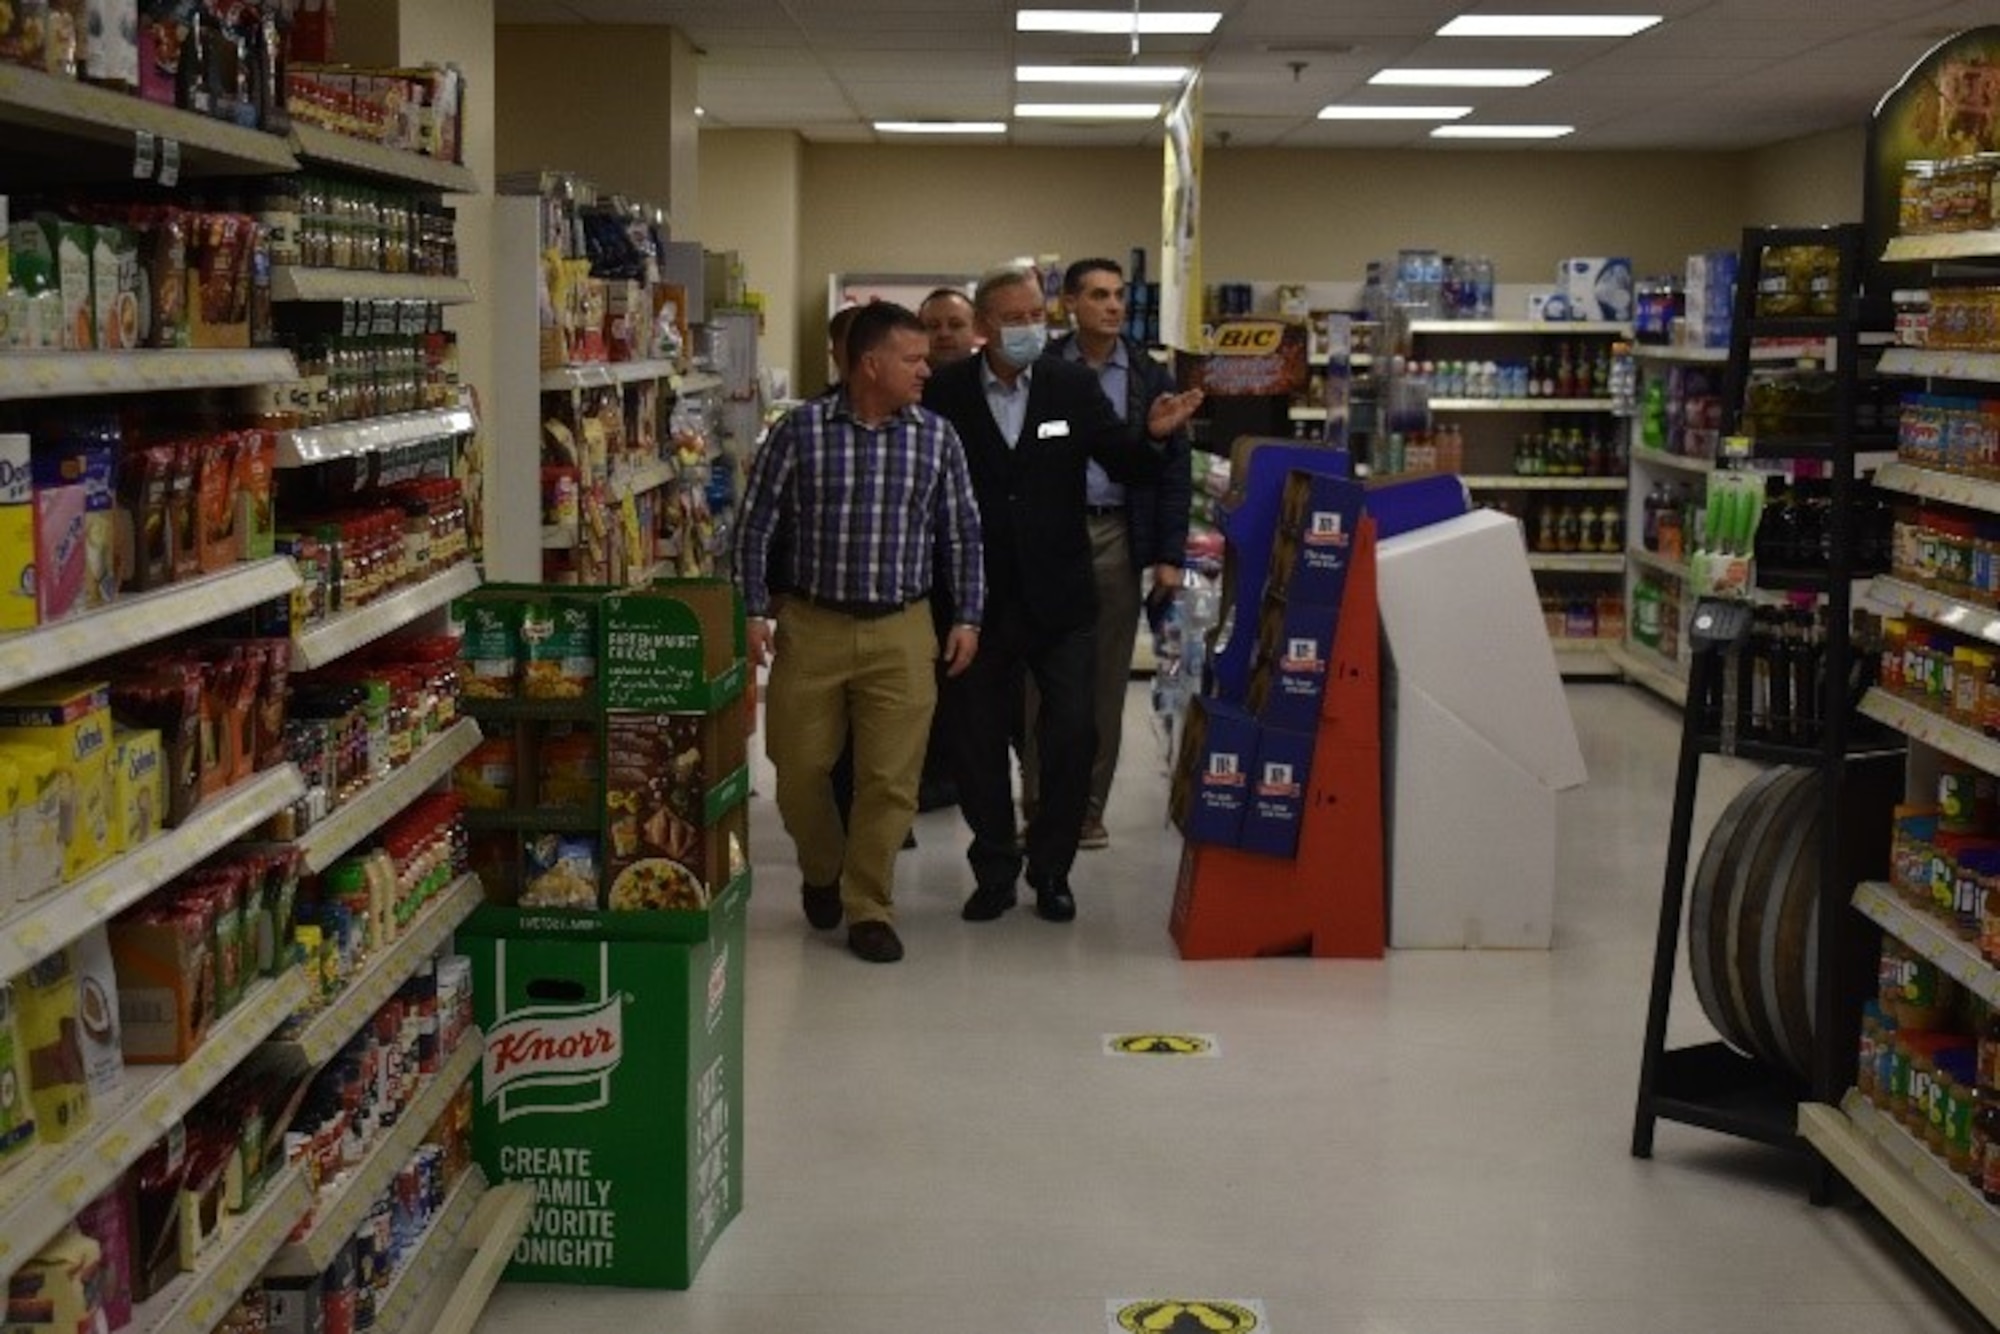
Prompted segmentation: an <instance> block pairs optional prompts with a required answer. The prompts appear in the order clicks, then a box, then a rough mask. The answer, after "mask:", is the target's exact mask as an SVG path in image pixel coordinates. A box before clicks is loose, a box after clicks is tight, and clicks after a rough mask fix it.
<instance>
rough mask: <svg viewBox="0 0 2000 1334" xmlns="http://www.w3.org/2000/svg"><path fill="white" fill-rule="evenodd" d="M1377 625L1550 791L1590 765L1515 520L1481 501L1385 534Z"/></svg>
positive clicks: (1442, 694)
mask: <svg viewBox="0 0 2000 1334" xmlns="http://www.w3.org/2000/svg"><path fill="white" fill-rule="evenodd" d="M1379 570H1380V572H1379V575H1378V583H1379V589H1380V594H1381V602H1382V629H1383V632H1384V634H1385V636H1386V640H1387V648H1388V652H1389V657H1390V660H1392V661H1393V662H1394V663H1395V669H1396V680H1397V688H1398V689H1399V690H1409V689H1417V690H1421V691H1422V692H1423V693H1424V694H1425V695H1426V696H1428V697H1429V698H1430V699H1432V700H1434V701H1435V702H1436V703H1437V704H1438V705H1440V706H1441V707H1442V708H1444V709H1445V710H1447V711H1448V712H1449V713H1451V714H1452V715H1453V716H1454V717H1456V718H1457V719H1458V720H1459V721H1460V722H1461V723H1462V724H1464V726H1466V727H1467V728H1468V729H1470V730H1471V731H1473V732H1474V733H1476V734H1477V735H1479V736H1482V737H1484V738H1485V739H1486V740H1487V741H1489V742H1490V743H1491V744H1492V745H1493V746H1495V747H1496V748H1497V749H1498V750H1499V751H1500V752H1501V753H1502V754H1503V755H1505V756H1507V757H1508V758H1509V759H1510V760H1512V761H1513V762H1514V763H1516V764H1518V765H1520V766H1521V767H1522V768H1523V769H1525V770H1527V771H1528V772H1529V773H1531V774H1532V775H1534V777H1535V778H1537V779H1538V780H1539V781H1541V782H1542V783H1544V784H1546V785H1547V786H1548V787H1550V788H1553V789H1555V790H1557V791H1561V790H1563V789H1565V788H1571V787H1577V786H1579V785H1581V784H1582V783H1583V782H1584V781H1585V780H1586V778H1587V777H1588V775H1587V774H1586V772H1585V770H1584V765H1583V751H1582V749H1581V747H1580V746H1578V744H1577V739H1576V727H1575V724H1574V723H1573V722H1572V720H1571V718H1570V712H1569V703H1568V701H1567V700H1565V699H1564V697H1563V687H1562V677H1561V675H1560V673H1559V672H1558V670H1557V668H1556V661H1555V652H1554V650H1553V649H1552V648H1551V647H1550V644H1549V636H1548V631H1547V629H1546V628H1545V627H1544V625H1543V623H1542V615H1541V604H1540V601H1539V598H1538V595H1537V594H1536V592H1535V580H1534V576H1533V574H1531V573H1530V572H1529V570H1528V561H1527V554H1526V552H1525V551H1524V550H1523V548H1522V545H1521V530H1520V526H1519V524H1517V523H1516V522H1515V521H1514V520H1513V519H1511V518H1508V517H1507V516H1506V515H1504V514H1497V513H1494V512H1493V511H1490V510H1477V511H1474V512H1473V513H1471V514H1467V515H1465V516H1463V517H1461V518H1457V519H1452V520H1449V521H1447V522H1444V523H1439V524H1433V525H1431V526H1430V527H1427V528H1420V529H1418V530H1416V531H1415V532H1410V533H1405V534H1404V535H1402V536H1401V537H1397V538H1393V539H1391V540H1389V541H1385V542H1383V543H1382V544H1381V548H1380V566H1379Z"/></svg>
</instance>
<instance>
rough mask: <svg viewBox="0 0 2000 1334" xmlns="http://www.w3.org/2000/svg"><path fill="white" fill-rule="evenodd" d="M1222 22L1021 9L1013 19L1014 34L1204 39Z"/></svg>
mask: <svg viewBox="0 0 2000 1334" xmlns="http://www.w3.org/2000/svg"><path fill="white" fill-rule="evenodd" d="M1220 22H1222V15H1221V13H1219V12H1216V11H1203V12H1198V13H1186V14H1135V13H1132V12H1130V11H1127V10H1118V9H1023V10H1021V11H1019V12H1018V13H1016V14H1015V15H1014V31H1015V32H1087V33H1104V34H1108V35H1110V36H1113V37H1123V36H1125V35H1126V34H1128V33H1130V32H1132V31H1133V30H1134V28H1135V26H1136V28H1137V30H1138V31H1139V32H1140V33H1142V34H1144V35H1146V36H1161V37H1167V36H1171V37H1206V36H1207V35H1208V34H1209V33H1212V32H1214V31H1215V25H1216V24H1218V23H1220Z"/></svg>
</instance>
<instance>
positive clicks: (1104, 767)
mask: <svg viewBox="0 0 2000 1334" xmlns="http://www.w3.org/2000/svg"><path fill="white" fill-rule="evenodd" d="M1089 523H1090V571H1091V575H1092V577H1093V578H1095V580H1096V582H1097V629H1096V638H1097V672H1096V676H1095V678H1094V679H1093V681H1092V683H1091V712H1092V714H1093V715H1094V716H1095V718H1096V720H1097V754H1096V756H1095V758H1094V759H1093V760H1092V761H1091V765H1090V803H1089V805H1088V807H1087V808H1086V809H1085V811H1084V819H1085V820H1086V821H1091V820H1099V821H1101V820H1103V819H1104V806H1105V803H1106V802H1108V801H1110V799H1111V779H1112V778H1113V776H1114V775H1116V774H1117V772H1118V741H1119V737H1120V734H1121V733H1123V732H1124V730H1125V693H1126V688H1127V687H1128V686H1129V685H1130V684H1131V682H1132V649H1133V646H1134V645H1135V644H1137V643H1138V640H1139V602H1140V598H1139V576H1138V575H1136V574H1134V573H1133V572H1132V548H1131V545H1130V541H1129V539H1128V537H1127V535H1126V530H1125V516H1124V515H1122V514H1097V515H1092V516H1091V518H1090V520H1089ZM1040 707H1041V701H1040V699H1039V698H1038V697H1037V696H1036V694H1035V685H1034V682H1032V681H1030V682H1029V683H1028V698H1027V728H1026V739H1025V741H1024V743H1023V747H1022V754H1021V804H1022V805H1023V806H1025V807H1027V808H1029V809H1030V810H1032V809H1034V808H1035V807H1036V806H1037V805H1039V804H1040V796H1041V793H1040V791H1039V781H1038V780H1039V779H1040V776H1041V768H1040V765H1039V763H1038V759H1037V756H1036V753H1035V715H1036V713H1037V711H1038V710H1039V709H1040Z"/></svg>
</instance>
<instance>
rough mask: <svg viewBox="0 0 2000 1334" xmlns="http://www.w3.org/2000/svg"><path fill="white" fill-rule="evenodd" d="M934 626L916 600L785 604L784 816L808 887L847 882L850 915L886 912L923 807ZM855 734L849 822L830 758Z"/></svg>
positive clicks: (780, 664)
mask: <svg viewBox="0 0 2000 1334" xmlns="http://www.w3.org/2000/svg"><path fill="white" fill-rule="evenodd" d="M937 654H938V642H937V632H936V631H935V630H934V629H932V627H931V614H930V607H929V605H928V604H927V603H924V602H917V603H914V604H912V605H911V606H908V607H906V608H904V609H903V610H902V611H899V612H897V613H895V614H894V615H891V616H883V617H880V618H877V619H872V620H868V619H862V618H860V617H856V616H849V615H847V614H845V613H843V612H837V611H829V610H827V609H825V608H823V607H815V606H812V605H811V604H810V603H805V602H801V601H799V600H798V599H796V598H793V599H788V600H786V601H785V602H783V603H782V604H781V606H780V608H779V614H778V628H777V641H776V651H775V656H774V657H773V659H772V661H771V682H770V686H769V688H768V690H767V692H766V696H765V697H766V699H767V701H768V706H769V726H768V729H767V732H766V736H765V743H764V744H765V750H766V751H767V752H768V753H769V755H770V757H771V764H772V765H773V767H775V768H776V769H777V771H778V793H777V797H778V814H779V815H780V816H781V817H782V818H783V819H784V822H785V830H786V832H787V833H789V834H790V835H791V836H792V842H793V843H794V844H796V845H797V847H798V857H799V871H800V872H801V873H802V874H803V875H804V876H805V881H806V883H807V884H809V885H831V884H835V883H838V884H839V885H840V900H841V906H842V907H843V908H844V909H845V910H846V913H847V919H848V921H850V922H870V921H873V922H886V921H889V920H891V918H892V917H893V915H894V912H893V909H892V907H891V902H892V898H893V891H894V888H895V880H896V852H897V850H898V849H900V848H901V847H902V846H903V838H904V836H905V835H906V834H908V833H909V832H910V821H911V820H912V819H914V818H915V816H916V813H917V780H918V777H919V775H920V774H921V773H922V770H923V763H924V743H925V741H926V739H927V738H928V737H929V735H930V726H931V711H932V709H933V708H935V707H936V704H937V677H936V662H937ZM850 728H852V729H853V733H854V808H853V810H852V812H851V813H850V814H849V816H848V821H847V825H846V827H845V828H842V826H841V823H840V812H839V810H838V809H837V808H836V807H835V806H834V800H833V783H832V781H831V779H830V777H829V775H830V774H831V772H832V770H833V763H834V761H835V760H836V759H838V758H839V756H840V751H841V747H842V746H844V745H845V744H846V742H847V736H848V730H849V729H850Z"/></svg>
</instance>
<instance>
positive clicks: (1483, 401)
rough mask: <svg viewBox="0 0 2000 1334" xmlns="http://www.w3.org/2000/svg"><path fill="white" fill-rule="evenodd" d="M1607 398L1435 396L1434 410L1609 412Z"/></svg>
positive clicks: (1611, 401)
mask: <svg viewBox="0 0 2000 1334" xmlns="http://www.w3.org/2000/svg"><path fill="white" fill-rule="evenodd" d="M1614 406H1615V403H1614V400H1612V399H1608V398H1434V399H1432V400H1431V411H1433V412H1609V411H1611V409H1612V408H1613V407H1614Z"/></svg>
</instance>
